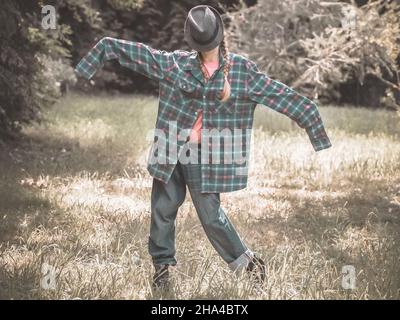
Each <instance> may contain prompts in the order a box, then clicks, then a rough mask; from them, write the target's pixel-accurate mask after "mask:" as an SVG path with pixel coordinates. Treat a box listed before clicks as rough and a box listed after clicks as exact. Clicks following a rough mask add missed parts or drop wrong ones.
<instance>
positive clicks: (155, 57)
mask: <svg viewBox="0 0 400 320" xmlns="http://www.w3.org/2000/svg"><path fill="white" fill-rule="evenodd" d="M113 59H116V60H118V62H119V63H120V64H121V65H122V66H124V67H127V68H129V69H131V70H133V71H137V72H139V73H141V74H143V75H145V76H147V77H149V78H151V79H153V80H160V79H163V78H164V76H165V73H166V72H167V71H169V70H171V69H172V68H173V67H174V63H175V62H174V58H173V53H172V52H168V51H164V50H157V49H154V48H152V47H150V46H148V45H146V44H144V43H142V42H136V41H126V40H121V39H115V38H110V37H105V38H103V39H101V40H100V41H99V42H98V43H97V44H96V45H95V46H94V47H93V48H92V49H91V50H90V51H89V52H88V53H87V55H86V56H85V57H84V58H83V59H82V60H81V61H80V62H79V63H78V65H77V66H76V68H75V71H76V72H77V73H78V74H80V75H81V76H83V77H85V78H86V79H91V78H92V77H93V76H94V75H95V73H96V72H97V71H98V70H99V69H100V68H101V67H102V66H103V65H104V63H105V61H109V60H113Z"/></svg>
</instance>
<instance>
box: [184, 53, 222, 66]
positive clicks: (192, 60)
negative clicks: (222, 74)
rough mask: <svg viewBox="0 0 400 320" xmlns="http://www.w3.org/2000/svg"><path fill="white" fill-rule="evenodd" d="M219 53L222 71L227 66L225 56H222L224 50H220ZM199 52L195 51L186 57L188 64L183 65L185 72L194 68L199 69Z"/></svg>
mask: <svg viewBox="0 0 400 320" xmlns="http://www.w3.org/2000/svg"><path fill="white" fill-rule="evenodd" d="M218 53H219V66H218V69H220V68H221V67H222V66H223V65H224V64H225V59H224V55H223V54H222V50H218ZM198 56H199V52H198V51H194V52H193V53H191V54H190V55H188V56H187V57H186V62H185V63H184V65H183V69H184V70H192V69H193V68H196V67H199V57H198Z"/></svg>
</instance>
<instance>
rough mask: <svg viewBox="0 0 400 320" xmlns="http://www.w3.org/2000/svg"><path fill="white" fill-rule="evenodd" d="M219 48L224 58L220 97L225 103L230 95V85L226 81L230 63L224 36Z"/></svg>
mask: <svg viewBox="0 0 400 320" xmlns="http://www.w3.org/2000/svg"><path fill="white" fill-rule="evenodd" d="M220 48H221V50H222V55H223V56H224V61H225V65H224V89H223V91H222V92H221V96H222V99H221V100H222V101H226V100H228V99H229V96H230V95H231V85H230V83H229V81H228V75H229V69H230V67H231V64H230V61H229V54H228V42H227V40H226V37H225V36H224V37H223V39H222V41H221V44H220Z"/></svg>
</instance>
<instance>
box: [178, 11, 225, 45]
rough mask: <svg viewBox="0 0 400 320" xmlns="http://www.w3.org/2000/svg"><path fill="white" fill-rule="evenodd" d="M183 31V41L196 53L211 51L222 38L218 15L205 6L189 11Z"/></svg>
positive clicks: (221, 22) (220, 22)
mask: <svg viewBox="0 0 400 320" xmlns="http://www.w3.org/2000/svg"><path fill="white" fill-rule="evenodd" d="M184 29H185V34H184V38H185V41H186V42H187V44H188V45H189V46H190V47H191V48H192V49H194V50H196V51H209V50H212V49H214V48H215V47H217V46H218V45H219V44H220V42H221V41H222V39H223V37H224V24H223V21H222V18H221V16H220V14H219V13H218V11H217V10H216V9H214V8H213V7H211V6H207V5H199V6H195V7H193V8H192V9H190V11H189V13H188V16H187V18H186V21H185V28H184Z"/></svg>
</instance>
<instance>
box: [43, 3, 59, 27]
mask: <svg viewBox="0 0 400 320" xmlns="http://www.w3.org/2000/svg"><path fill="white" fill-rule="evenodd" d="M42 15H43V18H42V28H43V29H45V30H49V29H51V30H55V29H57V12H56V8H55V7H54V6H52V5H46V6H43V7H42Z"/></svg>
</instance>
